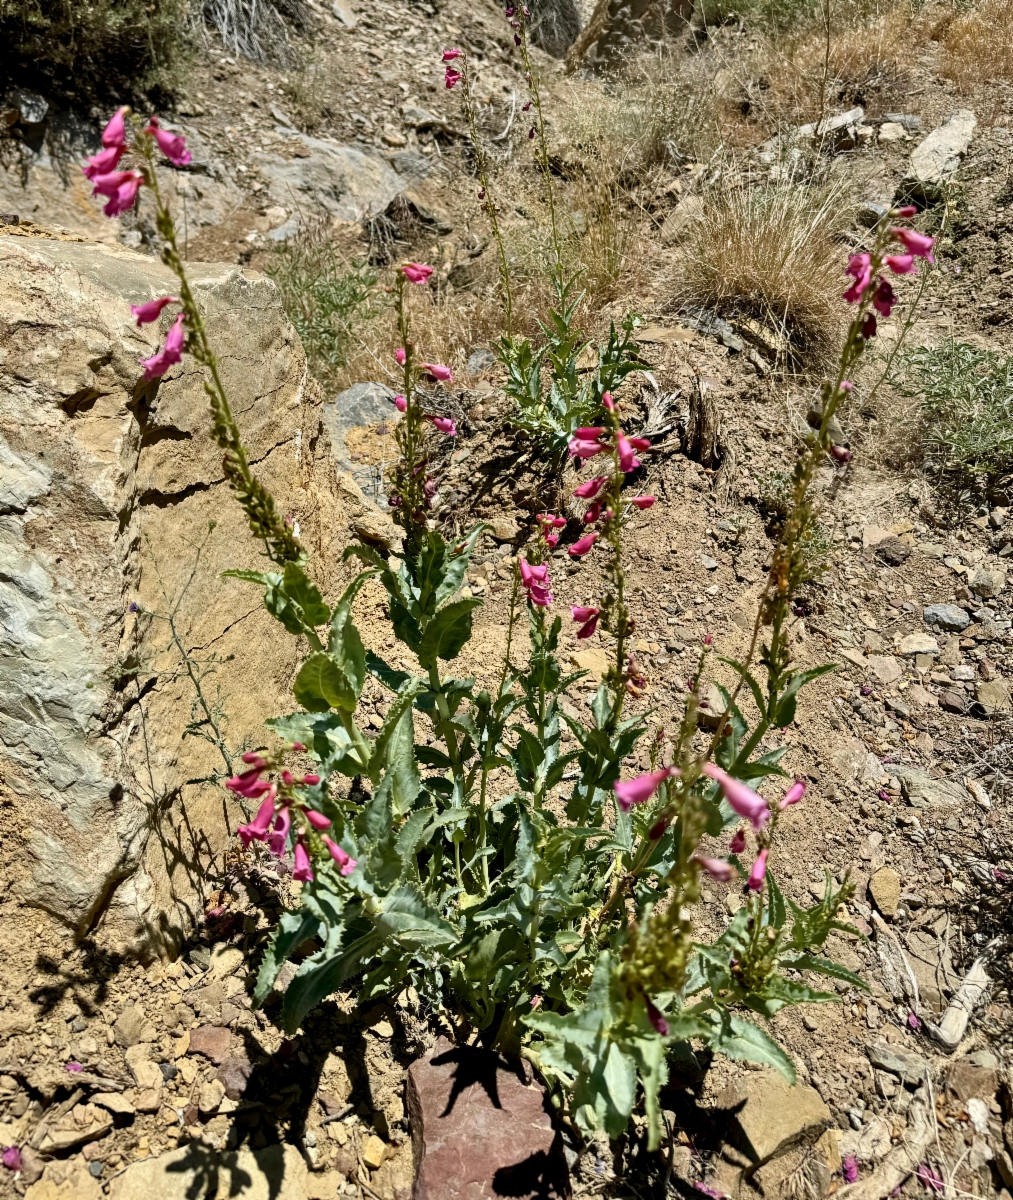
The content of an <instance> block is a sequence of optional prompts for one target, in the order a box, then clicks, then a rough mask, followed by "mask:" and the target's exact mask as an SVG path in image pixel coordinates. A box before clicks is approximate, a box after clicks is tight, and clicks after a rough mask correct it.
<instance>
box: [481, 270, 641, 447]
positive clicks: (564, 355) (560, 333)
mask: <svg viewBox="0 0 1013 1200" xmlns="http://www.w3.org/2000/svg"><path fill="white" fill-rule="evenodd" d="M552 282H553V286H554V288H555V291H556V307H555V308H553V309H551V310H550V311H549V320H548V323H547V324H545V323H542V322H539V325H540V326H541V330H542V335H543V337H544V341H543V342H542V344H541V346H539V347H538V348H537V349H536V348H535V347H534V346H533V345H532V343H531V342H530V341H529V340H528V339H527V338H504V339H503V340H502V341H501V342H500V345H499V356H500V359H501V361H502V362H503V365H504V366H505V367H506V369H507V378H506V383H505V384H504V385H503V386H504V390H505V391H506V393H507V395H508V396H510V397H511V398H512V399H513V400H514V402H515V403H516V405H517V414H516V415H515V416H514V418H513V423H514V424H515V425H516V426H517V427H518V428H519V429H523V430H524V431H525V432H526V433H528V434H530V435H531V437H532V438H533V439H534V440H535V441H537V442H538V443H540V445H541V446H542V447H543V449H544V450H545V451H546V453H547V454H548V456H549V460H550V462H551V464H552V466H553V467H554V468H558V467H560V466H562V463H563V460H564V459H565V458H566V451H567V443H568V441H569V439H570V437H571V436H572V435H573V432H574V430H576V429H580V428H581V427H582V426H587V425H595V424H596V423H597V422H598V420H599V418H600V417H601V413H602V396H604V395H605V393H606V392H611V391H612V390H613V389H614V388H617V387H618V386H619V385H620V384H621V383H622V381H623V380H624V379H625V378H626V377H627V376H628V375H630V374H632V373H633V372H635V371H643V370H646V369H647V368H648V364H647V363H646V362H644V361H643V360H642V359H641V358H640V355H639V353H638V350H637V345H636V342H635V340H634V338H633V331H634V329H635V328H636V324H637V321H636V318H634V317H627V318H626V320H625V321H624V322H623V324H622V327H621V329H618V330H617V329H616V327H615V325H614V324H613V325H611V326H610V327H609V337H608V341H607V342H606V343H605V345H604V346H599V347H598V363H597V367H596V369H595V370H593V371H583V370H581V369H580V368H579V367H578V365H577V364H578V361H579V359H580V357H581V355H582V354H583V353H584V351H585V350H587V348H588V347H589V346H590V345H591V342H590V341H589V340H588V339H587V338H586V337H585V336H584V334H583V333H582V332H581V330H580V329H579V328H578V327H577V323H576V313H577V309H578V308H579V306H580V302H581V300H582V299H583V293H582V292H578V291H577V283H578V277H577V276H576V275H574V276H571V277H570V278H564V277H563V275H562V274H561V273H557V274H555V275H553V280H552Z"/></svg>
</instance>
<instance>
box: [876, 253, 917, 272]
mask: <svg viewBox="0 0 1013 1200" xmlns="http://www.w3.org/2000/svg"><path fill="white" fill-rule="evenodd" d="M883 262H885V263H886V265H887V266H888V267H889V268H890V270H891V271H893V273H894V275H914V274H915V273H916V268H915V256H914V255H913V254H888V255H886V257H885V258H884V259H883Z"/></svg>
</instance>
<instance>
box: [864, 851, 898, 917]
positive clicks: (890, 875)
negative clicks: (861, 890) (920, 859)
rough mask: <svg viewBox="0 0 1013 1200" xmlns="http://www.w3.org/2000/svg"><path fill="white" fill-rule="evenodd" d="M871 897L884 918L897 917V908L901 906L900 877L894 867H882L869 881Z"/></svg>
mask: <svg viewBox="0 0 1013 1200" xmlns="http://www.w3.org/2000/svg"><path fill="white" fill-rule="evenodd" d="M880 861H882V860H880ZM869 895H870V896H871V897H872V900H873V903H874V904H875V905H876V907H877V908H878V909H879V911H880V912H881V913H882V914H883V916H884V917H895V916H896V915H897V907H898V905H899V904H900V876H899V875H898V874H897V872H896V871H895V870H894V869H893V867H882V868H881V869H880V870H878V871H877V872H876V873H875V875H873V877H872V878H871V879H870V880H869Z"/></svg>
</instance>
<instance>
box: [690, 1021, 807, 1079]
mask: <svg viewBox="0 0 1013 1200" xmlns="http://www.w3.org/2000/svg"><path fill="white" fill-rule="evenodd" d="M710 1043H711V1045H712V1046H713V1048H714V1049H715V1050H720V1051H721V1053H722V1054H724V1055H726V1056H727V1057H728V1058H733V1059H737V1060H739V1061H740V1062H755V1063H762V1064H763V1065H764V1066H769V1067H776V1068H777V1070H778V1071H780V1072H781V1074H782V1075H783V1076H784V1077H785V1079H787V1081H788V1082H789V1083H791V1084H794V1083H795V1064H794V1063H793V1062H792V1061H791V1059H790V1058H789V1057H788V1055H787V1054H785V1052H784V1051H783V1050H782V1049H781V1047H780V1046H779V1045H778V1044H777V1042H775V1041H774V1040H773V1039H772V1038H770V1037H768V1035H767V1034H765V1033H764V1032H763V1030H762V1029H760V1028H759V1027H758V1026H757V1025H754V1024H753V1023H752V1021H747V1020H746V1019H745V1017H738V1016H733V1015H730V1014H728V1013H722V1014H721V1019H720V1024H719V1025H717V1026H715V1028H714V1031H713V1032H712V1034H711V1037H710Z"/></svg>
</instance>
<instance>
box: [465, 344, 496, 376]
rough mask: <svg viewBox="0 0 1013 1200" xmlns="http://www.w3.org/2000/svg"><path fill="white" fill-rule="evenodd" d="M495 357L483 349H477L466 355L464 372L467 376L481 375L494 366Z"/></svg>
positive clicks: (489, 351)
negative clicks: (465, 371)
mask: <svg viewBox="0 0 1013 1200" xmlns="http://www.w3.org/2000/svg"><path fill="white" fill-rule="evenodd" d="M496 361H497V360H496V355H495V354H493V352H492V351H491V350H486V349H485V347H482V346H480V347H478V348H477V349H475V350H472V352H471V353H470V354H469V355H468V362H467V364H466V370H467V371H468V374H469V375H481V374H482V372H483V371H491V370H493V368H494V367H495V366H496Z"/></svg>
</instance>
